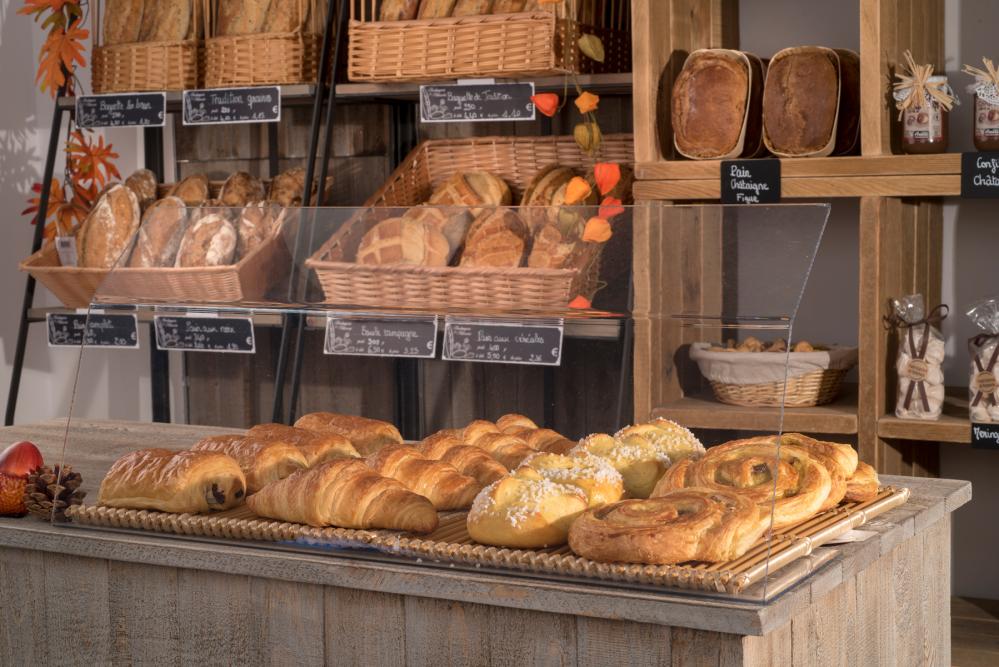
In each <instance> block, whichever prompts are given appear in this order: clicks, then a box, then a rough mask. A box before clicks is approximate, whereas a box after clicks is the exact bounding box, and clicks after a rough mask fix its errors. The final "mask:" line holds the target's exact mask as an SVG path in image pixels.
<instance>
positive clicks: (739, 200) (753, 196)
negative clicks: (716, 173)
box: [721, 160, 780, 204]
mask: <svg viewBox="0 0 999 667" xmlns="http://www.w3.org/2000/svg"><path fill="white" fill-rule="evenodd" d="M721 201H722V203H723V204H777V203H780V160H725V161H723V162H722V163H721Z"/></svg>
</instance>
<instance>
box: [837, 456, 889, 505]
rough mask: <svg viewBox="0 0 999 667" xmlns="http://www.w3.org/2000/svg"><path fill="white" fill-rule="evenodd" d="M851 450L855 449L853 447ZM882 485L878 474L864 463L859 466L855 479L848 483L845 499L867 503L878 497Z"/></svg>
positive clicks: (854, 475) (849, 480) (852, 478)
mask: <svg viewBox="0 0 999 667" xmlns="http://www.w3.org/2000/svg"><path fill="white" fill-rule="evenodd" d="M850 449H853V448H852V447H851V448H850ZM880 486H881V484H880V482H879V481H878V473H877V472H875V470H874V468H872V467H871V466H869V465H867V464H866V463H864V462H863V461H861V462H860V463H858V464H857V470H856V472H855V473H854V474H853V477H851V478H850V479H848V480H847V482H846V497H845V499H846V500H848V501H850V502H852V503H865V502H867V501H869V500H874V499H875V498H877V497H878V490H879V488H880Z"/></svg>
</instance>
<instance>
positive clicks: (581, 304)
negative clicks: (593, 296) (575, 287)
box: [569, 296, 593, 310]
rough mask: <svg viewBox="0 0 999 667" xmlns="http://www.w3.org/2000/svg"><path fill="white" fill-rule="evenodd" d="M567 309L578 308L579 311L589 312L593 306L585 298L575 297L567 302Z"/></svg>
mask: <svg viewBox="0 0 999 667" xmlns="http://www.w3.org/2000/svg"><path fill="white" fill-rule="evenodd" d="M569 307H570V308H578V309H579V310H589V309H590V308H592V307H593V304H592V303H591V302H590V300H589V299H587V298H586V297H585V296H577V297H576V298H575V299H573V300H572V301H570V302H569Z"/></svg>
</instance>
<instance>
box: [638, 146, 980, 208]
mask: <svg viewBox="0 0 999 667" xmlns="http://www.w3.org/2000/svg"><path fill="white" fill-rule="evenodd" d="M635 174H636V178H638V179H640V180H639V181H637V182H636V183H635V199H642V200H649V199H668V200H682V199H718V198H720V197H721V161H720V160H672V161H663V162H653V163H643V164H639V165H638V166H637V167H636V170H635ZM959 194H961V155H960V154H959V153H944V154H941V155H882V156H870V157H864V156H844V157H828V158H786V159H782V160H781V196H782V198H807V197H823V198H824V197H868V196H871V197H943V196H951V195H959Z"/></svg>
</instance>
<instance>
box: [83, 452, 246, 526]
mask: <svg viewBox="0 0 999 667" xmlns="http://www.w3.org/2000/svg"><path fill="white" fill-rule="evenodd" d="M244 495H246V478H245V477H244V476H243V472H242V471H241V470H240V469H239V464H238V463H236V461H235V460H233V459H232V458H231V457H229V456H226V455H225V454H220V453H216V452H190V451H187V452H174V451H171V450H169V449H143V450H140V451H137V452H131V453H130V454H126V455H125V456H123V457H121V458H120V459H118V460H117V461H115V462H114V465H112V466H111V469H110V470H109V471H108V474H107V475H105V476H104V481H102V482H101V489H100V493H99V495H98V502H99V503H100V504H101V505H107V506H108V507H124V508H128V509H137V510H159V511H161V512H175V513H192V514H193V513H196V512H208V511H212V510H227V509H230V508H232V507H235V506H236V505H238V504H239V503H241V502H242V501H243V496H244Z"/></svg>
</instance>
